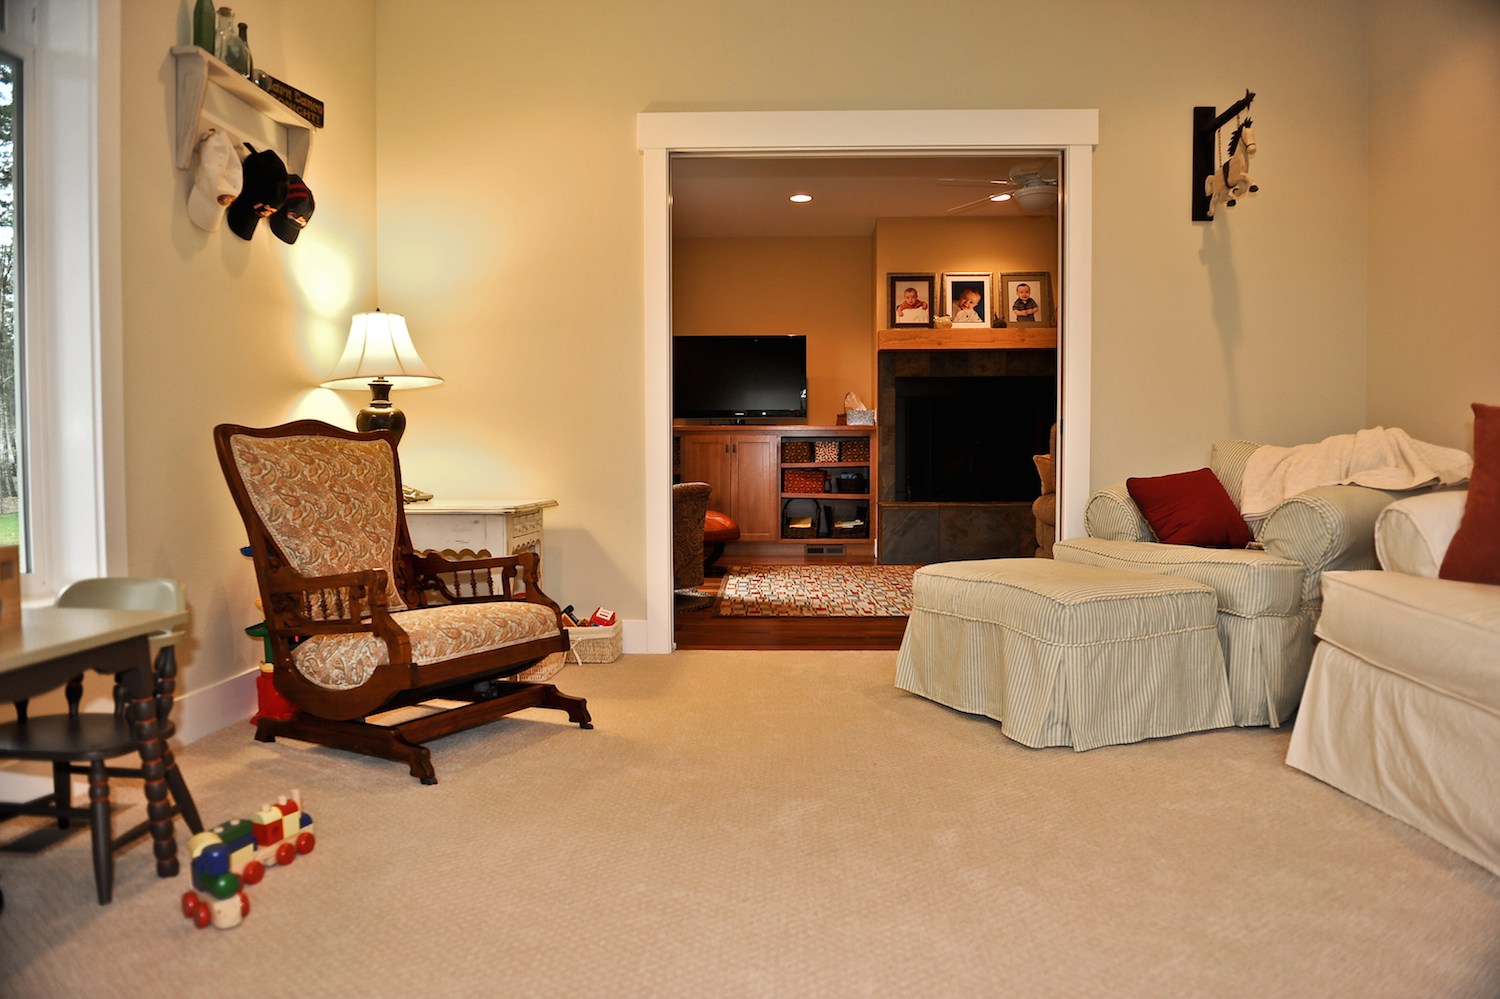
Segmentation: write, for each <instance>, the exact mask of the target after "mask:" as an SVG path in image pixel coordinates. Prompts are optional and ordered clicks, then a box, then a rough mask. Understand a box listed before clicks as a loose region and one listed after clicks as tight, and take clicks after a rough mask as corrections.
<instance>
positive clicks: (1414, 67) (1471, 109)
mask: <svg viewBox="0 0 1500 999" xmlns="http://www.w3.org/2000/svg"><path fill="white" fill-rule="evenodd" d="M1371 6H1372V14H1373V16H1372V18H1371V22H1370V23H1371V28H1370V41H1371V46H1370V48H1371V61H1370V66H1371V72H1370V79H1371V91H1370V112H1369V115H1370V161H1369V172H1370V192H1369V196H1370V200H1369V209H1370V259H1369V268H1370V372H1369V420H1370V422H1371V423H1372V424H1377V425H1384V426H1392V427H1402V428H1404V429H1405V430H1406V431H1407V432H1408V433H1410V434H1412V435H1413V436H1415V437H1417V438H1419V439H1422V440H1430V441H1435V442H1437V443H1440V444H1446V445H1449V446H1450V447H1462V448H1465V449H1467V448H1469V447H1471V446H1472V444H1473V429H1474V421H1473V416H1472V412H1471V410H1470V409H1469V404H1470V403H1472V402H1484V403H1489V404H1491V405H1497V404H1500V280H1497V279H1496V276H1495V271H1496V268H1497V266H1500V184H1497V183H1496V182H1495V179H1494V176H1493V174H1494V170H1495V164H1497V163H1500V128H1497V127H1496V125H1495V123H1496V122H1497V121H1500V4H1496V3H1495V2H1494V0H1434V2H1432V3H1429V4H1424V5H1423V6H1422V9H1421V15H1420V18H1419V19H1418V20H1417V21H1415V22H1414V21H1413V19H1412V15H1413V10H1412V8H1411V7H1410V5H1408V4H1405V3H1400V2H1399V0H1377V2H1375V3H1373V4H1372V5H1371ZM1414 29H1419V30H1414Z"/></svg>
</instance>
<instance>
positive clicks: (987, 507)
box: [877, 349, 1057, 563]
mask: <svg viewBox="0 0 1500 999" xmlns="http://www.w3.org/2000/svg"><path fill="white" fill-rule="evenodd" d="M879 356H880V362H879V377H880V382H879V388H878V390H877V391H878V396H877V398H878V400H879V401H878V404H877V405H878V408H879V411H880V414H881V421H880V423H881V426H880V439H879V443H880V448H879V452H880V453H879V459H878V460H879V469H880V471H879V482H880V496H879V499H880V518H879V524H880V559H881V561H882V562H887V563H919V562H922V563H925V562H940V561H951V560H954V559H970V558H1005V557H1016V556H1029V555H1032V554H1033V553H1034V552H1035V551H1036V534H1035V522H1034V520H1033V518H1032V514H1031V504H1032V502H1033V501H1034V500H1035V499H1036V497H1037V495H1038V494H1039V492H1040V483H1039V480H1038V477H1037V473H1036V467H1035V465H1034V464H1033V462H1032V460H1031V459H1032V456H1033V455H1036V454H1043V453H1045V452H1046V451H1047V436H1048V432H1049V430H1050V429H1051V426H1052V424H1053V422H1055V420H1056V419H1057V416H1056V413H1057V352H1056V351H1055V350H1050V349H1048V350H1033V349H1005V350H968V349H947V350H888V351H881V353H880V355H879Z"/></svg>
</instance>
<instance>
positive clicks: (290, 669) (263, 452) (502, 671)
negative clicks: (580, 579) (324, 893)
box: [214, 420, 593, 784]
mask: <svg viewBox="0 0 1500 999" xmlns="http://www.w3.org/2000/svg"><path fill="white" fill-rule="evenodd" d="M214 444H215V447H216V448H217V450H218V455H219V463H220V465H221V466H222V467H223V470H224V477H225V479H226V480H227V481H228V483H229V490H230V492H231V493H232V494H233V495H234V502H235V505H236V506H237V507H238V508H239V511H240V516H241V518H242V519H243V520H244V522H245V531H246V533H247V534H248V536H249V539H250V552H251V556H252V558H253V559H254V562H255V575H256V579H257V581H258V583H259V584H260V597H261V605H262V607H263V609H264V612H265V616H266V629H267V633H268V634H267V638H268V644H269V647H270V650H271V654H272V657H273V661H272V663H271V665H272V669H273V673H272V676H273V682H274V684H275V686H276V689H277V690H278V691H279V692H280V693H281V694H282V696H284V697H286V699H287V700H289V701H290V702H291V703H292V704H293V705H294V706H295V707H296V708H297V713H296V714H294V715H293V716H292V717H291V718H289V719H276V718H266V717H262V718H260V719H259V720H258V721H257V723H256V732H255V737H256V738H257V739H259V740H260V741H262V742H274V741H275V740H276V738H277V737H278V736H289V737H291V738H294V739H301V740H303V741H306V742H313V743H317V744H320V745H324V746H330V747H333V748H337V749H346V750H350V751H352V752H356V753H364V754H366V755H369V756H378V757H383V758H385V759H390V760H397V761H402V762H405V763H406V764H407V765H408V767H409V768H410V770H411V774H412V776H413V777H417V778H419V779H420V780H421V781H422V783H424V784H435V783H437V775H436V773H435V772H434V771H433V768H432V759H431V754H430V753H429V752H428V749H427V747H426V746H425V745H423V743H426V742H428V741H430V740H432V739H436V738H439V737H440V736H444V735H448V734H450V733H452V732H458V731H462V730H464V729H468V728H473V727H475V726H477V725H482V724H484V723H486V722H489V721H493V720H495V719H497V718H501V717H503V716H505V715H508V714H511V713H513V712H516V711H520V710H522V709H524V708H533V707H541V708H556V709H558V710H561V711H565V712H567V715H568V718H569V720H570V721H573V722H576V723H577V724H578V725H579V726H580V727H581V728H593V722H592V720H591V718H590V716H589V712H588V707H587V704H586V702H585V701H584V699H583V698H581V697H572V696H569V695H567V694H563V693H560V692H559V691H558V690H557V688H556V687H554V686H553V685H552V684H550V683H534V682H520V681H515V680H508V679H506V678H507V677H511V676H513V675H514V674H516V673H519V672H521V671H522V670H524V669H526V668H527V667H529V666H531V665H533V664H535V663H537V662H538V661H540V660H541V659H542V658H543V657H545V656H546V655H548V654H549V653H552V652H566V651H567V649H568V633H567V631H566V630H565V629H564V628H563V625H562V620H561V614H560V611H559V608H558V606H557V604H556V603H555V602H553V601H552V600H551V599H550V598H548V597H547V596H546V594H544V593H543V592H542V589H541V586H540V585H539V582H538V571H537V570H538V558H537V556H536V555H535V554H534V553H531V552H525V553H521V554H517V555H503V556H497V557H493V558H474V559H452V558H448V557H445V556H443V555H439V554H436V553H433V552H426V553H422V554H418V553H416V552H414V551H413V550H412V546H411V538H410V535H409V534H408V533H407V528H406V516H405V513H404V512H403V510H402V504H401V468H400V464H399V462H398V461H397V458H396V446H395V441H394V438H392V437H391V435H390V433H389V432H387V431H377V432H374V433H368V434H360V433H353V432H350V431H347V430H341V429H339V428H338V427H333V426H330V425H328V424H326V423H320V422H318V421H315V420H302V421H298V422H296V423H287V424H284V425H282V426H278V427H270V428H267V429H260V430H257V429H252V428H249V427H240V426H231V425H223V426H219V427H215V428H214ZM523 587H524V589H523ZM436 699H443V700H446V701H460V702H463V703H462V704H461V705H459V706H457V707H446V708H442V709H441V710H434V711H433V713H428V714H424V715H423V716H421V717H417V718H409V719H407V720H398V721H390V720H386V721H382V720H380V719H377V718H374V717H373V716H376V715H380V714H383V713H385V712H389V711H392V710H394V709H396V708H403V707H410V706H412V705H416V704H423V703H425V702H430V701H433V700H436ZM427 707H428V708H430V709H436V707H437V706H436V705H431V704H428V705H427Z"/></svg>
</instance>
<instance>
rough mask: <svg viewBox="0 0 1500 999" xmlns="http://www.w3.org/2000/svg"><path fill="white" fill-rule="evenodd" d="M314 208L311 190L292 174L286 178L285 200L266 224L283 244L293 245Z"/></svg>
mask: <svg viewBox="0 0 1500 999" xmlns="http://www.w3.org/2000/svg"><path fill="white" fill-rule="evenodd" d="M314 207H315V205H314V204H313V193H312V188H310V187H308V186H307V185H306V184H304V183H303V182H302V178H301V177H299V176H297V175H296V174H292V175H290V176H289V177H287V185H286V200H285V201H284V202H282V204H281V207H280V208H278V209H277V210H276V214H275V215H272V216H271V218H270V221H268V222H267V223H266V224H267V225H269V226H270V227H271V231H272V232H274V233H275V234H276V238H277V239H279V240H281V241H282V242H283V243H295V242H297V237H298V236H300V235H302V230H303V229H305V228H307V223H308V221H309V220H310V219H311V218H312V213H313V208H314Z"/></svg>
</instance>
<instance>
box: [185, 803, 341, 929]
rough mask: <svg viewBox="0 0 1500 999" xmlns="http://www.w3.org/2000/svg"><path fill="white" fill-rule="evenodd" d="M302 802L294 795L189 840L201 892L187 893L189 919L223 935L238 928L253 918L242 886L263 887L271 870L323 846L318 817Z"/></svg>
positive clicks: (195, 884) (195, 886)
mask: <svg viewBox="0 0 1500 999" xmlns="http://www.w3.org/2000/svg"><path fill="white" fill-rule="evenodd" d="M301 798H302V795H301V792H299V791H293V792H292V794H291V796H290V797H281V798H278V799H276V803H275V804H274V805H262V806H261V808H260V810H259V811H257V812H255V813H254V814H253V815H251V816H250V818H248V819H235V820H234V821H233V822H226V823H224V824H223V825H221V826H215V827H214V828H213V829H212V830H208V831H205V832H201V833H199V834H198V835H196V836H194V837H193V838H192V839H190V840H188V845H187V848H188V855H189V856H190V857H191V858H192V872H193V887H194V888H195V889H197V891H190V892H185V893H184V894H183V896H182V913H183V915H184V916H186V917H187V918H189V919H191V920H192V921H193V923H194V925H196V926H197V927H198V928H199V929H202V928H203V927H205V926H207V925H209V924H210V923H212V924H213V925H214V926H215V927H217V928H218V929H221V930H227V929H229V928H231V927H234V926H238V925H239V924H240V921H241V920H242V919H244V918H245V916H247V915H249V913H250V899H249V898H248V897H247V896H246V895H245V892H244V890H243V887H242V886H244V885H253V884H258V883H259V882H260V880H261V878H263V877H265V874H266V868H267V867H274V866H275V865H277V864H280V865H281V866H283V867H285V866H286V865H287V864H290V863H291V862H292V861H294V860H296V859H297V854H299V853H311V852H312V850H313V847H314V846H315V845H316V844H317V838H316V837H315V836H314V835H313V820H312V816H311V815H309V814H307V813H306V812H304V811H303V810H302V806H301V805H300V804H299V802H300V801H301ZM197 892H203V893H205V895H206V896H207V897H206V898H201V897H199V895H198V894H197Z"/></svg>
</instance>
